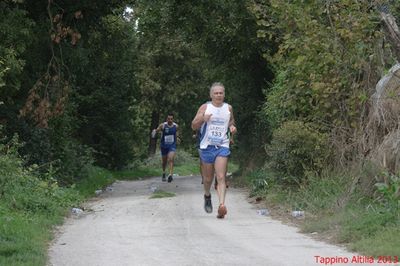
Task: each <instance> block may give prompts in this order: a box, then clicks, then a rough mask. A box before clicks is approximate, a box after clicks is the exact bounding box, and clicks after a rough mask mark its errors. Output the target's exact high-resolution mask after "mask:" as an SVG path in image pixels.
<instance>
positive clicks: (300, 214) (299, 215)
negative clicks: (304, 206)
mask: <svg viewBox="0 0 400 266" xmlns="http://www.w3.org/2000/svg"><path fill="white" fill-rule="evenodd" d="M292 216H293V217H296V218H297V217H303V216H304V211H292Z"/></svg>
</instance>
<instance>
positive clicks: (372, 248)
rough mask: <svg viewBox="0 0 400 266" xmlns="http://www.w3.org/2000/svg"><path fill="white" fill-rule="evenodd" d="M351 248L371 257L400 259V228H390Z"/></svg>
mask: <svg viewBox="0 0 400 266" xmlns="http://www.w3.org/2000/svg"><path fill="white" fill-rule="evenodd" d="M351 248H352V249H354V250H358V251H361V252H362V253H364V254H368V255H370V256H375V257H376V256H392V257H393V256H398V257H400V228H399V227H398V226H388V227H386V228H381V230H379V231H378V232H376V233H375V234H373V235H370V236H364V237H362V239H360V240H358V241H356V242H354V243H353V244H351Z"/></svg>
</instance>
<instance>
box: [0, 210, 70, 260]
mask: <svg viewBox="0 0 400 266" xmlns="http://www.w3.org/2000/svg"><path fill="white" fill-rule="evenodd" d="M61 221H62V216H61V215H60V216H58V215H55V216H48V215H35V214H29V215H23V214H20V213H13V212H8V211H6V212H4V213H2V214H1V216H0V225H1V226H0V265H13V266H22V265H23V266H31V265H32V266H37V265H45V263H46V260H47V243H48V242H49V241H50V239H51V229H52V226H53V225H54V224H60V223H61Z"/></svg>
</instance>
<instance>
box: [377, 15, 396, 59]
mask: <svg viewBox="0 0 400 266" xmlns="http://www.w3.org/2000/svg"><path fill="white" fill-rule="evenodd" d="M381 18H382V20H383V22H384V23H385V25H386V30H387V31H388V35H389V39H390V40H391V42H392V47H393V50H394V53H395V55H396V57H397V60H399V59H400V30H399V27H398V26H397V23H396V19H395V17H394V16H393V15H391V14H389V13H385V12H381Z"/></svg>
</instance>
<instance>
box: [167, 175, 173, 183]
mask: <svg viewBox="0 0 400 266" xmlns="http://www.w3.org/2000/svg"><path fill="white" fill-rule="evenodd" d="M172 180H173V178H172V175H169V176H168V183H171V182H172Z"/></svg>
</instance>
